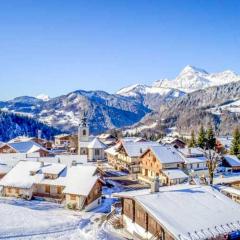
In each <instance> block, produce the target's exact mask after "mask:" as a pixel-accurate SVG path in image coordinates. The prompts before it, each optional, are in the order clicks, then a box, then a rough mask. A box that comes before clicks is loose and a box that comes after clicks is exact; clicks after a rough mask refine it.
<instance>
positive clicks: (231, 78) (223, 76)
mask: <svg viewBox="0 0 240 240" xmlns="http://www.w3.org/2000/svg"><path fill="white" fill-rule="evenodd" d="M236 81H240V75H238V74H236V73H234V72H233V71H230V70H226V71H223V72H219V73H208V72H207V71H206V70H203V69H200V68H197V67H194V66H190V65H188V66H186V67H185V68H184V69H183V70H182V71H181V72H180V74H179V75H178V76H177V77H176V78H175V79H172V80H168V79H164V80H158V81H155V82H154V83H153V86H154V87H165V88H174V89H178V90H181V91H183V92H186V93H189V92H194V91H196V90H199V89H204V88H207V87H211V86H219V85H223V84H226V83H230V82H236Z"/></svg>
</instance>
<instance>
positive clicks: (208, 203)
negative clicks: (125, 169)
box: [118, 184, 240, 240]
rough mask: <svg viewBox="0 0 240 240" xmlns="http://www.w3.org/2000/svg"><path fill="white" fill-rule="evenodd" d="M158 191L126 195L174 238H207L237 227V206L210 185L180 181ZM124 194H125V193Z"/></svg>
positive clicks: (239, 213) (239, 215)
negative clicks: (188, 183)
mask: <svg viewBox="0 0 240 240" xmlns="http://www.w3.org/2000/svg"><path fill="white" fill-rule="evenodd" d="M159 190H160V192H159V193H153V194H150V193H148V194H143V195H141V194H140V195H138V194H135V196H129V197H133V198H134V199H135V200H136V201H137V202H138V203H139V204H140V205H141V206H142V207H143V208H144V209H145V210H146V211H147V212H148V213H149V214H150V215H151V216H152V217H154V218H155V219H156V221H158V222H159V224H161V225H162V226H163V227H164V228H165V229H167V231H168V232H170V233H171V235H172V236H173V237H174V239H178V240H183V239H184V240H192V239H210V238H212V237H214V236H215V238H216V237H217V236H219V234H220V233H221V234H225V233H229V232H232V231H236V230H239V229H240V208H239V205H238V204H237V203H235V202H233V201H232V200H231V199H229V198H228V197H226V196H224V195H223V194H221V193H220V192H219V191H218V190H216V189H214V188H212V187H210V186H199V185H187V184H182V185H174V186H170V187H160V189H159ZM135 192H137V191H135ZM148 192H149V191H148ZM124 194H125V196H126V197H127V194H128V193H127V192H125V193H124ZM118 195H120V193H119V194H118ZM120 196H121V195H120ZM123 196H124V195H123Z"/></svg>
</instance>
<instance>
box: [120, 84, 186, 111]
mask: <svg viewBox="0 0 240 240" xmlns="http://www.w3.org/2000/svg"><path fill="white" fill-rule="evenodd" d="M117 94H118V95H122V96H126V97H133V98H135V99H137V100H138V101H141V102H142V103H143V104H144V105H146V106H147V107H149V108H150V109H154V110H157V109H158V108H159V105H160V104H162V103H164V102H168V101H170V100H172V99H174V98H177V97H180V96H182V95H184V94H185V93H184V92H182V91H180V90H178V89H173V88H169V87H158V86H147V85H141V84H135V85H132V86H129V87H125V88H122V89H120V90H119V91H118V92H117Z"/></svg>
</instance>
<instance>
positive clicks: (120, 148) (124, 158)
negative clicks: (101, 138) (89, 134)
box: [106, 139, 159, 173]
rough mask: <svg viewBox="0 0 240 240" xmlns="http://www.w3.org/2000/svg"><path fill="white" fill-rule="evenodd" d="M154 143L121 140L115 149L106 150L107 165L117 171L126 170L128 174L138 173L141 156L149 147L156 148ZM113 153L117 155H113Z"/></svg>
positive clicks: (156, 144)
mask: <svg viewBox="0 0 240 240" xmlns="http://www.w3.org/2000/svg"><path fill="white" fill-rule="evenodd" d="M158 145H159V144H158V143H156V142H150V141H139V142H135V141H134V142H133V141H130V140H125V139H123V140H121V141H120V142H119V143H118V144H117V145H116V146H115V149H114V147H112V148H111V149H110V150H107V151H106V153H107V156H108V161H109V164H111V165H113V166H114V167H115V168H116V169H118V170H127V171H129V172H130V173H138V172H139V171H140V159H139V157H140V156H141V154H142V153H143V152H144V151H146V149H148V148H149V147H151V146H158ZM115 151H116V152H117V154H115Z"/></svg>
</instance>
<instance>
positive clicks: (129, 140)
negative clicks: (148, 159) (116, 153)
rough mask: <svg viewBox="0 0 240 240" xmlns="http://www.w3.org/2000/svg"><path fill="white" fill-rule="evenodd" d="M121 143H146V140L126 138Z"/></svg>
mask: <svg viewBox="0 0 240 240" xmlns="http://www.w3.org/2000/svg"><path fill="white" fill-rule="evenodd" d="M121 142H146V140H145V139H143V138H141V137H124V138H122V139H121Z"/></svg>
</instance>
